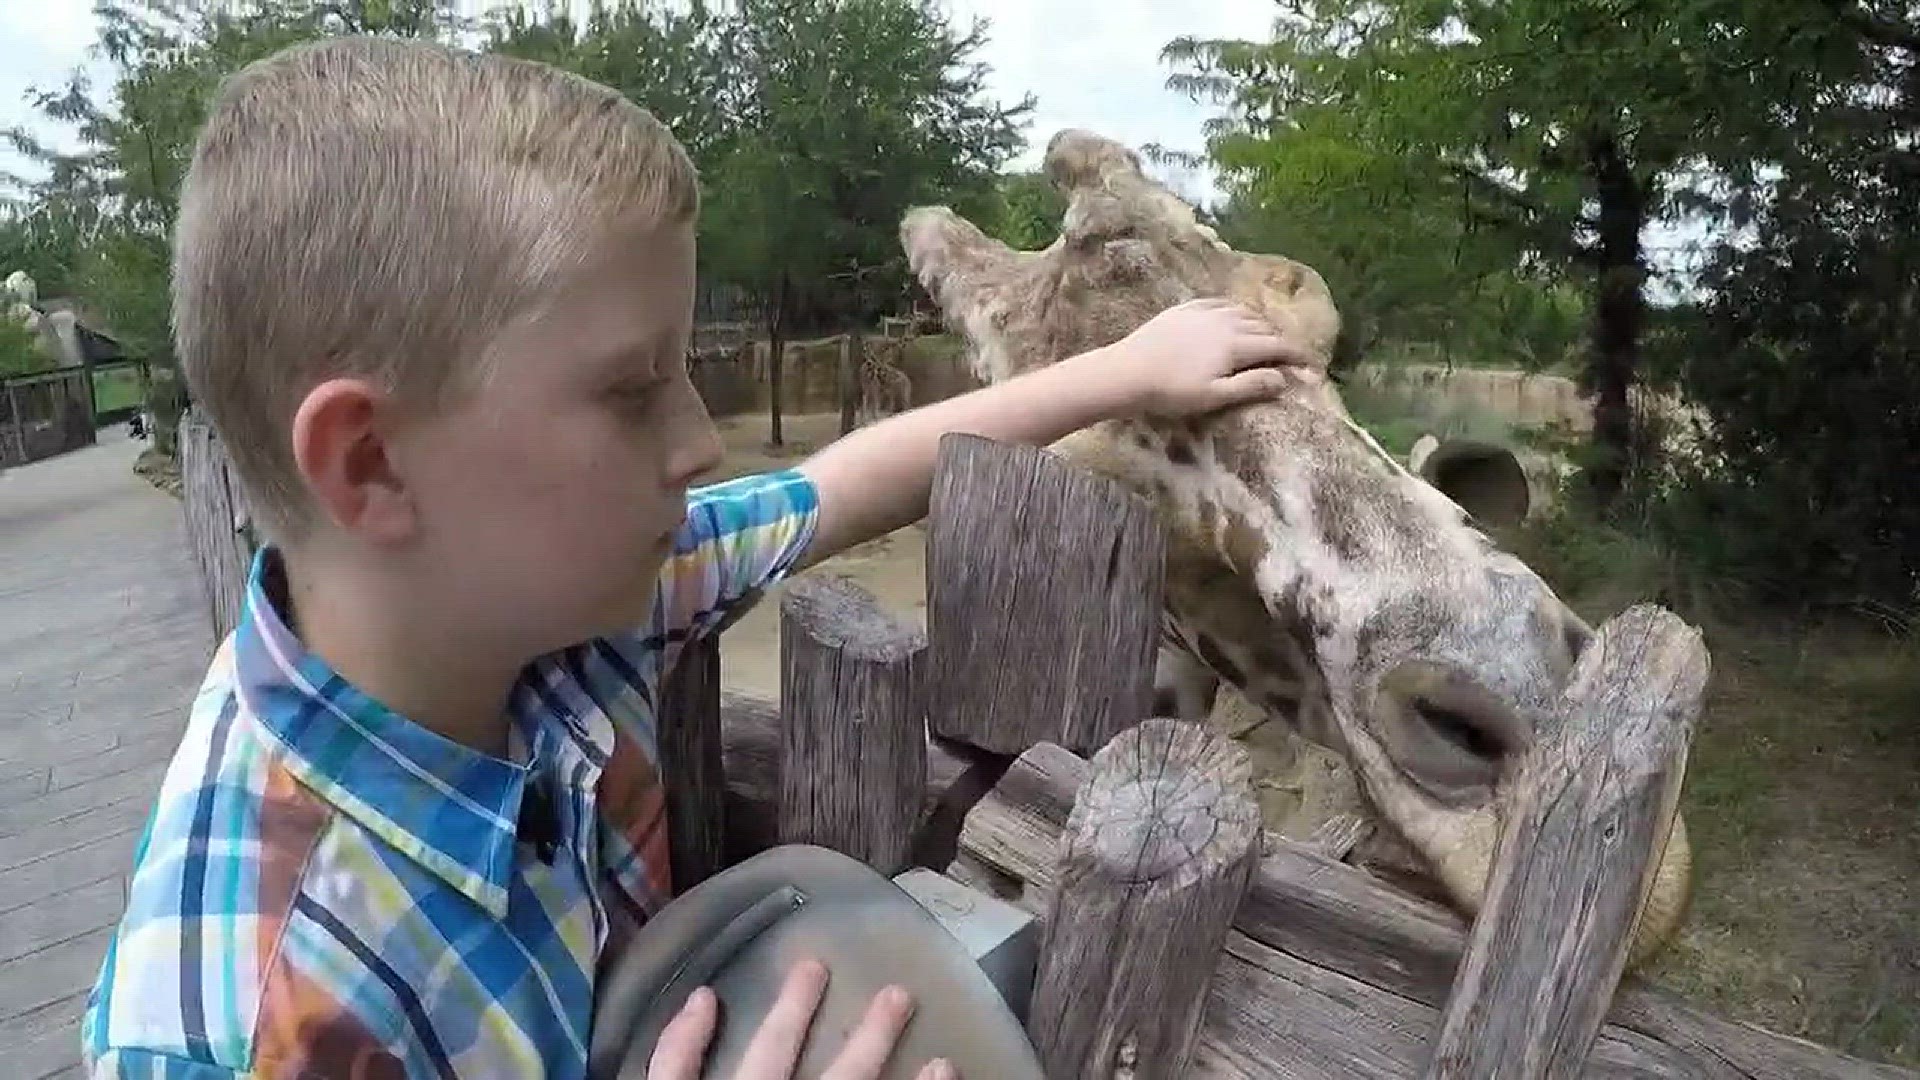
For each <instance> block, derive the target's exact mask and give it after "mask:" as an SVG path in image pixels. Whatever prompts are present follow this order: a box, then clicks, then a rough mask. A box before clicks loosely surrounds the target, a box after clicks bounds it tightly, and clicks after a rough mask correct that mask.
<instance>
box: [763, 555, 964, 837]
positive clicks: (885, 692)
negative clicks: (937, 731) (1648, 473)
mask: <svg viewBox="0 0 1920 1080" xmlns="http://www.w3.org/2000/svg"><path fill="white" fill-rule="evenodd" d="M780 614H781V618H780V704H781V709H780V711H781V731H782V734H781V758H780V817H779V822H780V825H779V828H780V840H781V842H782V843H807V844H819V845H821V846H822V847H830V848H833V849H834V850H836V851H840V852H844V853H846V854H848V855H851V856H853V857H854V858H856V859H859V860H860V861H862V862H864V863H866V864H867V865H868V866H871V867H873V868H874V869H875V870H878V871H880V872H881V873H883V874H888V875H892V874H897V873H899V872H900V871H902V870H904V869H906V868H907V866H908V865H909V863H910V859H911V855H912V851H913V842H914V838H915V832H916V829H917V827H918V825H919V821H920V816H921V806H922V798H923V797H924V794H925V792H926V787H927V727H926V705H925V701H926V699H925V696H924V692H923V686H922V680H921V675H920V658H921V654H922V653H923V652H924V651H925V648H926V638H925V636H924V635H922V634H921V633H920V632H919V631H918V630H915V629H913V628H912V627H909V626H906V625H905V624H903V623H900V622H898V621H896V620H894V619H893V618H892V617H891V616H889V615H887V614H886V612H884V611H882V610H881V608H880V604H879V602H878V601H877V600H875V599H874V597H873V595H872V594H871V593H869V592H867V591H866V590H865V589H862V588H860V587H859V586H858V585H855V584H854V583H853V582H851V581H847V580H845V579H842V578H834V577H809V578H802V579H797V580H795V581H793V582H792V583H791V584H790V585H788V586H787V589H786V595H785V596H784V597H783V598H782V601H781V606H780Z"/></svg>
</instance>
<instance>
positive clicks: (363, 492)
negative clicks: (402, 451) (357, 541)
mask: <svg viewBox="0 0 1920 1080" xmlns="http://www.w3.org/2000/svg"><path fill="white" fill-rule="evenodd" d="M391 411H392V410H391V408H390V401H389V399H388V396H387V394H386V393H385V392H383V391H382V390H381V389H380V388H378V387H376V386H374V385H373V384H371V383H369V382H367V381H366V380H364V379H352V378H341V379H329V380H327V381H326V382H323V383H321V384H319V385H318V386H315V387H314V388H313V389H312V390H309V391H308V392H307V396H306V397H305V398H303V399H302V400H301V402H300V407H299V408H298V409H296V410H295V411H294V415H293V460H294V465H295V467H296V468H298V469H299V471H300V479H301V482H302V483H303V484H304V486H305V487H306V490H307V496H308V497H309V498H311V499H313V501H314V502H315V503H316V504H317V505H318V507H319V510H320V512H321V513H322V514H323V515H325V517H326V518H327V520H329V521H331V522H333V524H334V525H336V526H337V527H339V528H341V529H344V530H346V531H348V532H351V533H354V534H356V535H359V536H362V537H365V538H367V539H369V540H372V541H374V542H375V543H397V542H399V541H402V540H404V539H406V538H407V536H408V535H410V534H411V533H412V531H413V529H414V526H415V507H414V503H413V497H412V493H411V492H410V491H409V490H408V489H407V486H406V484H405V483H404V482H403V481H402V479H401V477H400V474H399V472H398V470H396V469H395V468H394V463H393V455H392V447H391V444H390V443H389V442H388V438H389V435H390V431H389V428H388V421H389V420H390V418H391Z"/></svg>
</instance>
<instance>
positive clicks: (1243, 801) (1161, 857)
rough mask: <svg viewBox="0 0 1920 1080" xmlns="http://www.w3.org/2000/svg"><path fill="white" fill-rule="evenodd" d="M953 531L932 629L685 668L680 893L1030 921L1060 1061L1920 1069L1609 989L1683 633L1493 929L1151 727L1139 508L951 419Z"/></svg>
mask: <svg viewBox="0 0 1920 1080" xmlns="http://www.w3.org/2000/svg"><path fill="white" fill-rule="evenodd" d="M189 432H192V433H193V434H192V436H191V437H190V438H189V437H188V433H189ZM182 434H183V449H184V450H185V452H186V453H187V454H188V455H190V456H189V462H190V464H189V467H188V468H187V470H186V484H187V502H188V524H189V528H190V531H192V532H193V533H194V534H195V536H194V548H195V555H196V558H197V559H198V560H199V562H200V565H201V567H202V569H203V571H204V572H206V573H207V575H208V580H209V598H210V603H211V604H212V605H213V618H214V620H215V626H216V628H219V629H221V630H222V631H224V630H225V629H226V628H227V627H229V626H230V625H231V623H232V618H233V614H234V612H235V611H236V610H237V609H236V607H235V602H236V597H237V593H236V592H235V589H236V587H237V585H236V583H237V582H238V581H239V580H240V576H241V575H242V574H243V573H244V563H245V549H246V547H247V543H246V537H245V535H244V530H236V529H235V527H234V525H233V523H234V522H236V521H244V520H245V518H246V514H245V512H244V509H242V508H239V507H237V505H236V501H237V496H238V491H237V489H236V488H235V487H234V485H233V484H232V483H231V481H230V479H229V478H228V476H227V473H226V470H225V466H224V461H223V460H222V458H223V455H222V454H221V453H220V449H219V445H218V441H217V440H215V439H213V438H212V437H211V434H210V433H208V432H206V431H205V430H204V425H202V424H200V423H199V422H198V421H197V420H194V419H191V418H190V419H189V421H188V422H186V423H184V424H183V426H182ZM1011 507H1018V512H1017V513H1013V512H1008V510H1009V508H1011ZM928 529H929V535H928V563H927V575H928V582H927V585H928V594H929V600H928V617H929V621H928V627H927V630H926V631H925V632H924V633H923V632H921V631H920V630H918V629H917V628H914V627H911V626H908V625H905V624H903V623H901V622H900V621H898V620H896V619H894V618H892V617H891V616H889V615H888V614H886V613H885V612H883V611H882V610H881V609H880V607H879V606H878V604H877V603H876V602H875V600H874V598H873V597H872V596H870V595H868V594H867V593H866V592H864V591H863V590H861V589H860V588H858V587H857V586H855V585H853V584H852V583H850V582H847V581H844V580H840V579H837V578H833V577H830V576H826V575H822V574H817V573H816V574H809V575H806V576H803V577H802V578H800V579H797V580H795V581H794V582H791V583H789V584H788V585H787V586H785V587H784V588H783V589H782V590H781V594H782V595H781V599H780V604H781V640H780V685H781V698H780V702H779V704H778V705H775V704H773V703H770V702H765V701H757V700H754V699H750V698H743V697H737V696H733V695H728V694H724V693H723V692H722V690H721V680H720V665H721V662H722V659H723V656H724V651H723V650H722V649H720V648H719V647H718V646H717V645H716V643H715V642H713V641H712V640H708V641H705V642H702V643H700V644H699V645H697V646H695V647H693V648H692V649H691V651H690V652H689V653H688V655H687V656H686V657H685V658H684V660H683V662H682V663H681V664H680V665H679V667H678V669H677V670H676V671H675V673H674V675H673V676H672V678H671V679H670V680H669V682H668V684H667V685H666V687H664V688H663V694H662V699H661V700H662V706H661V714H660V718H659V720H660V754H661V758H662V761H661V771H662V775H663V776H664V778H665V782H666V784H667V788H668V791H667V796H668V800H667V801H668V807H669V828H670V830H671V833H672V846H673V853H674V876H675V881H676V886H677V887H678V888H680V889H685V888H687V887H689V886H691V885H693V884H696V883H697V882H699V881H701V880H703V879H704V878H706V877H707V876H709V875H711V874H712V873H714V872H715V871H717V870H719V869H721V868H723V867H725V866H727V865H730V864H731V863H733V862H736V861H738V860H739V859H741V858H744V857H746V856H747V855H750V854H752V853H754V852H756V851H759V850H763V849H765V848H766V847H768V846H771V845H773V844H776V843H781V842H796V841H803V842H810V843H816V844H822V845H825V846H828V847H832V848H835V849H837V850H840V851H844V852H847V853H849V854H852V855H854V856H856V857H858V858H861V859H863V860H865V861H866V862H867V863H869V864H870V865H872V866H874V867H875V868H876V869H878V870H880V871H882V872H885V873H889V874H893V873H897V872H899V871H901V870H903V869H906V868H909V867H914V866H921V867H927V868H931V869H934V870H938V871H941V872H944V873H945V874H947V875H948V876H949V877H950V878H952V879H954V880H955V881H958V882H961V883H964V884H965V885H967V886H969V887H971V888H974V889H976V890H979V891H981V892H986V893H989V894H992V895H996V896H999V897H1001V898H1004V899H1010V900H1012V901H1013V902H1015V903H1017V904H1020V905H1022V906H1024V907H1026V908H1027V909H1029V910H1030V911H1032V912H1034V913H1035V914H1036V915H1038V916H1039V917H1040V918H1041V920H1042V934H1041V940H1040V950H1039V959H1038V962H1037V967H1036V969H1035V971H1034V973H1033V980H1032V994H1031V997H1030V1005H1029V1007H1028V1008H1027V1011H1026V1024H1027V1028H1028V1031H1029V1033H1030V1035H1031V1036H1032V1038H1033V1041H1034V1044H1035V1046H1036V1048H1037V1049H1038V1050H1039V1052H1040V1055H1041V1058H1042V1060H1043V1061H1044V1062H1045V1063H1046V1066H1047V1070H1048V1074H1049V1076H1052V1077H1056V1078H1069V1077H1076V1078H1077V1077H1102V1078H1109V1077H1114V1076H1118V1075H1127V1076H1131V1077H1135V1078H1137V1080H1148V1078H1168V1077H1188V1076H1210V1077H1212V1076H1217V1077H1289V1078H1301V1077H1370V1076H1415V1075H1420V1076H1427V1077H1448V1078H1454V1077H1459V1078H1466V1077H1473V1078H1481V1077H1494V1076H1501V1077H1505V1076H1515V1077H1543V1076H1551V1077H1561V1076H1575V1075H1591V1076H1625V1075H1632V1076H1642V1077H1696V1076H1700V1077H1767V1078H1773V1077H1780V1078H1784V1077H1897V1076H1911V1075H1912V1074H1910V1073H1906V1072H1903V1071H1901V1070H1898V1069H1894V1068H1890V1067H1885V1066H1878V1065H1873V1064H1871V1063H1867V1062H1863V1061H1860V1060H1858V1059H1853V1058H1848V1057H1845V1056H1843V1055H1840V1054H1838V1053H1836V1052H1833V1051H1831V1050H1828V1049H1826V1048H1823V1047H1819V1046H1816V1045H1813V1044H1811V1043H1807V1042H1803V1041H1800V1040H1797V1039H1791V1038H1787V1037H1785V1036H1781V1035H1777V1034H1774V1033H1771V1032H1767V1031H1763V1030H1761V1029H1759V1028H1756V1027H1753V1026H1750V1025H1746V1024H1738V1023H1732V1022H1728V1021H1725V1020H1722V1019H1719V1018H1716V1017H1713V1016H1709V1015H1706V1014H1704V1013H1702V1012H1700V1011H1698V1010H1696V1009H1693V1008H1691V1007H1689V1006H1687V1005H1685V1004H1683V1003H1682V1002H1680V1001H1679V1000H1678V999H1676V998H1674V997H1672V996H1671V995H1669V994H1666V993H1664V992H1662V991H1660V990H1657V989H1654V988H1651V987H1647V986H1640V985H1631V980H1630V981H1629V983H1630V985H1627V986H1624V987H1619V986H1617V984H1619V983H1620V981H1621V970H1622V968H1623V966H1624V963H1625V955H1626V948H1627V940H1628V937H1629V935H1630V931H1631V929H1632V922H1633V912H1634V911H1635V909H1636V907H1637V904H1638V901H1639V898H1640V897H1641V895H1643V892H1644V889H1645V885H1646V881H1647V879H1648V876H1649V873H1650V868H1651V867H1652V865H1653V862H1654V857H1653V856H1654V851H1655V850H1656V847H1657V844H1658V837H1657V835H1656V834H1657V833H1658V831H1659V830H1658V826H1659V824H1660V823H1661V822H1662V821H1664V819H1665V814H1666V813H1668V812H1669V811H1670V810H1671V808H1672V803H1673V800H1674V798H1675V796H1676V794H1677V791H1678V788H1679V782H1680V775H1681V768H1682V761H1683V760H1684V753H1685V749H1686V745H1687V741H1688V736H1689V734H1690V730H1691V725H1692V722H1693V719H1694V716H1695V714H1696V713H1697V710H1698V707H1699V698H1700V693H1701V689H1702V685H1703V681H1704V673H1705V666H1704V660H1705V654H1704V652H1703V651H1702V648H1701V646H1700V642H1699V639H1698V636H1697V635H1696V634H1694V633H1693V632H1692V631H1691V630H1690V629H1688V628H1686V627H1684V626H1682V625H1681V624H1680V623H1679V622H1678V620H1675V619H1674V618H1672V617H1671V616H1670V615H1667V614H1665V613H1664V612H1660V611H1658V610H1655V609H1650V608H1641V609H1635V610H1633V611H1630V612H1628V613H1627V614H1626V615H1623V616H1622V617H1621V618H1619V619H1616V620H1613V621H1612V622H1610V623H1608V624H1607V625H1606V626H1605V627H1603V628H1602V630H1601V632H1600V635H1599V639H1598V643H1597V644H1596V645H1595V646H1594V647H1592V648H1590V649H1588V650H1587V651H1586V653H1584V654H1583V656H1582V660H1581V667H1580V670H1579V673H1578V674H1577V676H1576V679H1575V682H1574V685H1573V688H1572V689H1571V690H1570V692H1569V695H1568V699H1567V704H1566V707H1565V708H1566V713H1565V716H1564V718H1563V719H1564V721H1565V722H1564V724H1563V725H1562V727H1563V730H1562V731H1560V732H1559V733H1557V734H1556V735H1555V736H1554V739H1555V745H1554V746H1553V747H1551V748H1549V749H1548V750H1546V751H1543V752H1542V753H1540V754H1537V755H1535V756H1534V757H1533V758H1531V759H1529V765H1528V766H1527V767H1526V769H1525V775H1524V776H1523V777H1522V780H1521V785H1522V788H1523V791H1524V795H1523V796H1522V798H1521V799H1520V801H1519V803H1518V807H1517V809H1516V810H1515V812H1513V813H1511V814H1509V815H1508V820H1507V822H1506V823H1505V832H1504V835H1503V836H1502V837H1501V839H1500V843H1499V849H1498V854H1497V856H1496V866H1495V869H1494V871H1493V873H1492V876H1491V878H1490V883H1489V889H1488V893H1487V898H1486V902H1485V907H1484V909H1483V911H1482V913H1481V915H1480V917H1479V918H1478V919H1476V920H1474V921H1473V922H1472V923H1471V924H1469V923H1468V922H1466V921H1464V920H1462V919H1460V918H1459V917H1457V916H1456V915H1454V914H1453V913H1452V912H1451V911H1449V910H1447V909H1445V908H1442V907H1439V906H1437V905H1434V904H1432V903H1429V902H1427V901H1424V900H1420V899H1417V898H1414V897H1412V896H1409V895H1407V894H1406V893H1403V892H1400V891H1398V890H1396V889H1395V888H1393V887H1392V886H1390V885H1389V884H1387V883H1386V882H1384V881H1382V880H1380V879H1378V878H1376V877H1374V876H1373V875H1371V874H1369V873H1367V872H1365V871H1363V870H1361V869H1358V868H1356V867H1353V866H1350V865H1348V864H1346V863H1344V862H1342V861H1341V856H1342V854H1344V847H1345V845H1336V846H1334V847H1332V848H1331V849H1328V848H1327V847H1325V846H1322V845H1316V844H1302V843H1296V842H1294V841H1292V840H1289V839H1286V838H1282V837H1279V836H1275V835H1272V834H1269V833H1267V832H1265V831H1264V830H1263V829H1262V828H1261V826H1260V819H1259V813H1258V809H1257V805H1256V803H1255V801H1254V798H1253V793H1252V788H1251V777H1250V775H1249V771H1250V767H1249V761H1248V757H1247V755H1246V754H1245V752H1244V751H1243V750H1242V749H1241V748H1240V747H1239V746H1238V745H1237V744H1236V743H1234V742H1232V741H1231V740H1229V739H1226V738H1223V737H1222V736H1220V735H1218V734H1216V733H1214V732H1212V731H1211V730H1209V729H1207V728H1205V727H1203V726H1199V725H1192V724H1186V723H1181V722H1178V721H1172V720H1162V719H1151V718H1148V710H1149V707H1150V693H1149V681H1150V671H1151V666H1152V660H1153V642H1154V640H1155V635H1156V633H1157V628H1158V622H1159V611H1160V602H1161V600H1160V575H1161V565H1160V563H1161V558H1162V552H1163V544H1164V540H1163V539H1162V537H1161V534H1160V532H1159V526H1158V525H1157V523H1156V521H1155V519H1154V517H1153V515H1152V513H1151V512H1150V510H1149V509H1148V507H1147V506H1146V505H1145V504H1144V503H1142V502H1141V501H1140V500H1138V499H1136V498H1134V497H1133V496H1132V495H1130V494H1127V493H1124V492H1122V491H1120V490H1119V489H1118V488H1116V487H1113V486H1111V485H1108V484H1106V483H1104V482H1103V481H1097V480H1095V479H1093V478H1090V477H1088V476H1086V475H1084V474H1081V473H1079V472H1077V471H1075V470H1072V469H1071V468H1069V467H1068V466H1066V465H1065V464H1064V463H1063V462H1061V461H1060V460H1059V459H1057V458H1054V457H1053V456H1051V455H1049V454H1046V453H1044V452H1042V451H1039V450H1034V449H1030V448H1023V447H1008V446H1001V445H998V444H994V443H990V442H987V441H985V440H981V439H977V438H972V437H966V436H951V437H949V438H948V439H947V440H946V441H945V442H944V444H943V445H942V448H941V454H940V463H939V471H938V476H937V481H936V484H935V489H934V495H933V502H932V510H931V515H930V518H929V522H928ZM1576 763H1577V767H1576Z"/></svg>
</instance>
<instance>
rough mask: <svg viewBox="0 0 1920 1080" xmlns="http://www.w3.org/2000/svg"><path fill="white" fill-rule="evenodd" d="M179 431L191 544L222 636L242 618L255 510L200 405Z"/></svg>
mask: <svg viewBox="0 0 1920 1080" xmlns="http://www.w3.org/2000/svg"><path fill="white" fill-rule="evenodd" d="M178 432H179V434H178V442H177V445H178V447H179V453H180V485H181V494H182V498H183V500H184V502H185V509H186V516H187V544H188V546H189V547H190V548H191V549H192V552H193V561H194V565H195V566H196V567H198V568H199V570H200V580H201V583H202V584H203V585H204V586H205V589H206V594H207V611H208V617H209V618H210V619H211V620H212V623H213V635H214V638H215V640H219V639H222V638H225V637H226V636H227V633H228V632H229V631H231V630H232V629H233V627H234V624H235V623H237V622H238V621H239V620H240V604H241V601H242V600H243V599H245V597H246V592H247V570H248V568H249V565H250V564H251V562H252V560H253V549H254V532H253V515H252V512H251V510H250V509H249V508H248V506H247V496H246V492H245V491H243V490H242V489H241V487H240V480H239V477H238V476H236V475H235V474H234V471H233V461H232V459H231V458H229V457H228V456H227V449H226V447H225V446H223V445H222V444H221V442H220V436H219V435H217V434H215V433H214V430H213V425H212V424H211V423H208V421H207V418H206V417H205V416H204V415H202V414H201V412H200V410H199V409H198V408H193V407H189V408H188V409H187V411H186V412H185V413H184V414H182V415H181V417H180V426H179V428H178Z"/></svg>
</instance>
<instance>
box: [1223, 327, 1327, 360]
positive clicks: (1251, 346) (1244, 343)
mask: <svg viewBox="0 0 1920 1080" xmlns="http://www.w3.org/2000/svg"><path fill="white" fill-rule="evenodd" d="M1236 345H1237V347H1236V348H1235V349H1234V350H1233V366H1234V368H1235V369H1236V370H1245V369H1246V368H1249V367H1253V366H1256V365H1262V366H1270V365H1274V364H1284V365H1286V366H1288V367H1320V366H1321V365H1322V361H1321V359H1320V358H1319V357H1318V356H1315V355H1314V354H1313V353H1311V352H1308V351H1307V350H1306V349H1304V348H1302V347H1301V346H1300V345H1298V344H1297V343H1295V342H1292V341H1288V340H1287V339H1286V338H1283V337H1281V336H1280V335H1278V334H1276V333H1275V332H1274V331H1273V328H1272V327H1270V326H1267V325H1266V324H1265V323H1262V324H1261V325H1260V327H1259V328H1257V329H1256V330H1255V331H1254V332H1252V333H1250V334H1249V335H1248V336H1247V337H1245V338H1243V339H1241V340H1240V341H1239V342H1237V343H1236Z"/></svg>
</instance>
